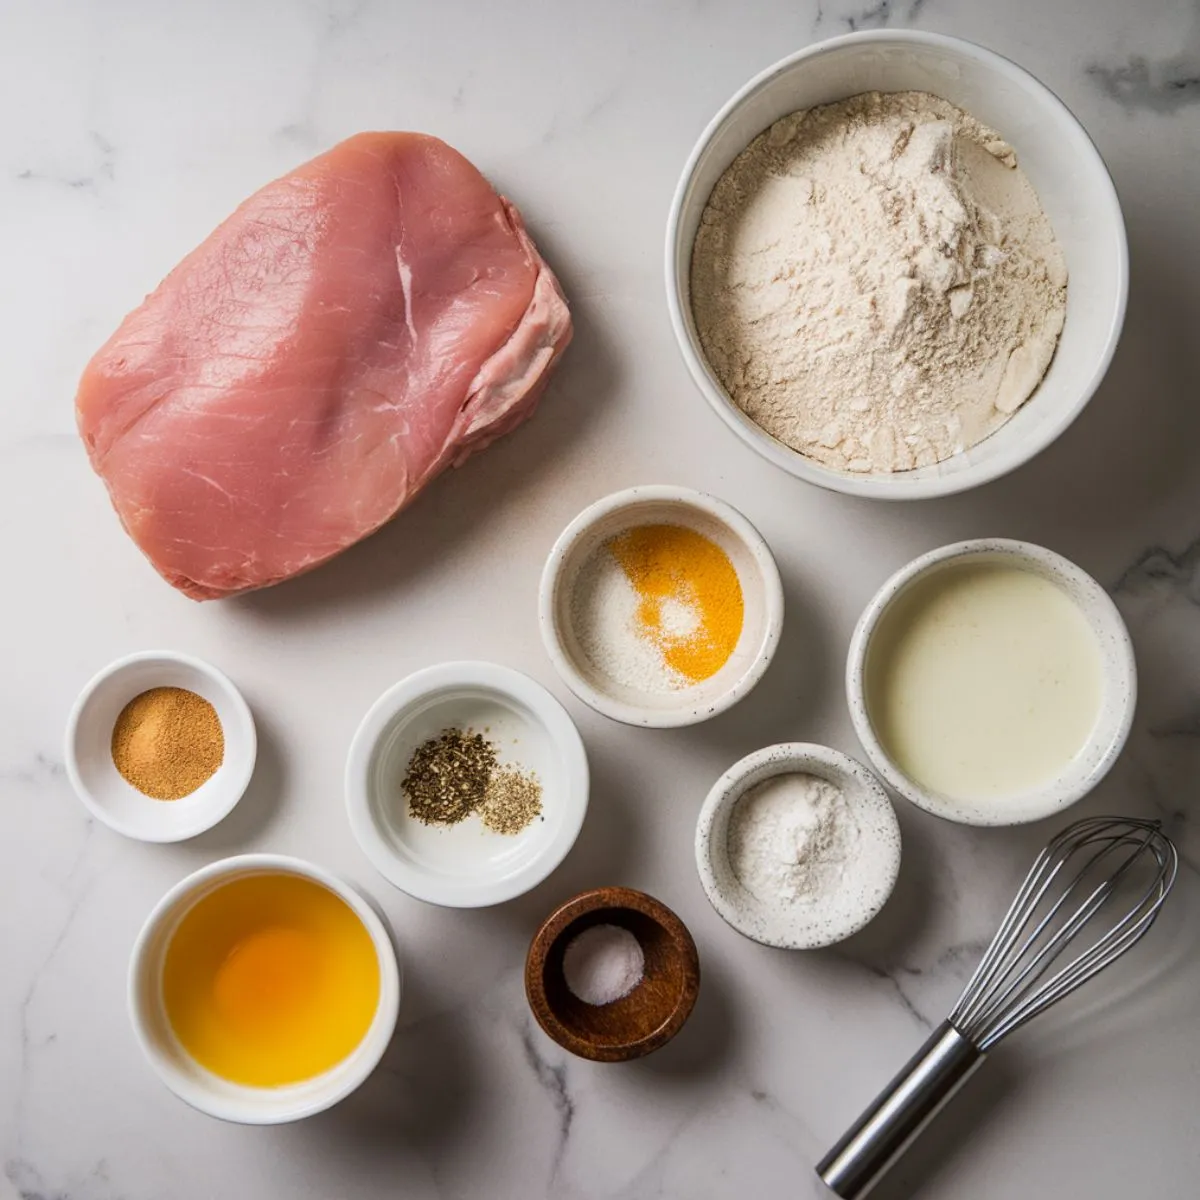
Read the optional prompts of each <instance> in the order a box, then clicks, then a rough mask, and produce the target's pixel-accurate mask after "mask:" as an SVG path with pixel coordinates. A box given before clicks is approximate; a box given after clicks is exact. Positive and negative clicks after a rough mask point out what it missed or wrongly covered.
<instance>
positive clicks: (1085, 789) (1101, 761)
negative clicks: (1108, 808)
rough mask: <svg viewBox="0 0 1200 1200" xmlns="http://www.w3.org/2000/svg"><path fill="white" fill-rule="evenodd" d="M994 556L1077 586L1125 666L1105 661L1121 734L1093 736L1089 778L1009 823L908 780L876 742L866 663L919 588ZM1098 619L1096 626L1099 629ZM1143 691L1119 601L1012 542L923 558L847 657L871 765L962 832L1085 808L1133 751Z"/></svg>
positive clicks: (885, 598)
mask: <svg viewBox="0 0 1200 1200" xmlns="http://www.w3.org/2000/svg"><path fill="white" fill-rule="evenodd" d="M989 554H990V555H1000V556H1007V557H1010V558H1012V559H1015V560H1020V561H1023V562H1026V563H1031V564H1035V565H1037V566H1041V567H1043V568H1048V569H1050V570H1051V571H1053V572H1057V573H1058V574H1060V575H1062V576H1063V577H1064V578H1066V579H1068V580H1070V581H1071V583H1072V584H1073V585H1074V586H1075V587H1077V588H1079V589H1080V591H1082V592H1084V593H1085V594H1087V595H1088V597H1089V600H1090V611H1089V612H1084V616H1085V617H1087V619H1088V623H1089V625H1092V627H1093V629H1094V628H1095V626H1096V624H1097V622H1098V623H1099V624H1100V625H1102V626H1103V629H1104V632H1105V633H1106V634H1107V635H1108V636H1109V637H1111V638H1112V640H1113V643H1114V645H1115V647H1116V651H1117V658H1118V659H1119V671H1114V670H1112V669H1110V666H1109V659H1108V657H1107V656H1104V664H1105V666H1104V677H1105V686H1106V689H1111V690H1112V694H1113V695H1115V696H1116V697H1118V702H1119V705H1120V712H1119V717H1118V720H1117V724H1116V727H1115V729H1114V730H1113V731H1112V734H1111V736H1110V737H1109V738H1108V739H1107V742H1106V744H1105V745H1103V746H1099V742H1100V737H1099V731H1098V729H1097V730H1093V731H1092V734H1091V735H1090V736H1089V739H1088V742H1087V743H1086V745H1085V747H1084V749H1082V750H1080V752H1079V753H1080V754H1082V753H1084V751H1085V750H1087V749H1088V748H1092V749H1095V748H1096V747H1099V754H1097V755H1096V757H1095V761H1094V762H1093V763H1092V765H1091V767H1090V768H1089V769H1088V771H1087V772H1086V773H1084V774H1083V775H1081V776H1080V777H1079V779H1078V780H1077V781H1076V782H1075V784H1073V785H1072V786H1070V787H1065V788H1064V786H1063V784H1062V781H1061V779H1060V778H1056V779H1052V780H1050V781H1049V782H1048V783H1046V784H1044V785H1042V786H1041V787H1036V788H1031V789H1029V791H1027V792H1025V793H1022V796H1021V798H1022V799H1023V800H1024V801H1025V802H1026V804H1027V805H1028V812H1027V815H1025V816H1022V817H1020V818H1018V819H1016V820H1013V819H1011V818H1006V816H1005V813H1004V810H1003V804H1002V803H1001V804H999V805H998V806H997V809H998V811H995V812H988V811H981V810H979V809H975V808H973V807H971V803H970V802H968V801H960V800H952V799H950V798H948V797H945V796H940V795H938V794H937V793H935V792H931V791H929V790H927V789H926V788H923V787H920V786H919V785H918V784H917V783H915V782H914V781H913V780H912V779H910V778H909V777H908V776H907V775H905V774H904V772H903V771H901V770H900V768H899V767H898V766H897V765H896V764H895V763H894V762H893V760H892V758H891V756H890V755H889V754H888V752H887V751H886V750H885V749H884V747H883V744H882V742H880V740H879V738H878V737H876V735H875V729H874V726H873V725H872V723H871V718H870V714H869V710H868V707H867V698H866V661H867V653H868V651H869V648H870V642H871V638H872V636H873V635H874V633H875V630H876V629H877V628H878V626H879V622H880V620H881V618H882V617H883V614H884V613H885V612H886V611H887V609H888V608H889V607H890V605H891V603H892V601H893V600H895V599H896V597H897V596H898V595H899V594H900V592H901V591H902V590H903V589H905V588H906V587H907V586H908V585H909V584H910V583H912V582H913V581H914V580H916V579H917V578H919V577H920V576H922V575H926V574H928V573H929V572H930V571H932V570H934V569H935V568H937V567H940V566H942V565H943V564H945V563H947V562H949V561H951V560H952V559H956V558H971V557H974V556H975V555H989ZM1093 617H1095V618H1096V620H1095V621H1094V620H1093ZM1137 690H1138V689H1137V661H1136V659H1135V657H1134V651H1133V641H1132V639H1131V638H1130V636H1129V630H1128V628H1127V627H1126V625H1125V621H1124V619H1123V618H1122V616H1121V613H1120V611H1119V610H1118V608H1117V606H1116V604H1114V603H1113V599H1112V597H1111V596H1110V595H1109V594H1108V593H1107V592H1106V591H1105V590H1104V588H1102V587H1101V586H1100V584H1099V583H1097V582H1096V580H1095V579H1094V578H1093V577H1092V576H1091V575H1089V574H1088V573H1087V572H1086V571H1085V570H1084V569H1083V568H1082V567H1080V566H1077V565H1076V564H1075V563H1073V562H1071V560H1070V559H1069V558H1064V557H1063V556H1062V555H1061V554H1058V553H1056V552H1055V551H1053V550H1048V549H1047V548H1046V547H1045V546H1039V545H1037V544H1036V543H1034V542H1022V541H1017V540H1015V539H1012V538H971V539H969V540H967V541H962V542H952V543H951V544H950V545H947V546H939V547H938V548H937V549H935V550H930V551H928V552H927V553H925V554H922V555H919V556H918V557H917V558H914V559H913V560H912V562H910V563H908V564H907V565H905V566H903V567H901V568H900V569H899V570H898V571H896V572H895V573H894V574H892V575H891V576H890V577H889V578H888V579H887V580H886V581H885V582H884V584H883V586H882V587H880V589H879V590H878V591H877V592H876V593H875V595H874V596H873V597H872V598H871V601H870V602H869V603H868V604H867V607H866V608H865V609H864V610H863V613H862V616H860V617H859V619H858V622H857V624H856V625H855V627H854V633H853V634H852V635H851V638H850V649H849V652H848V654H847V656H846V701H847V704H848V706H849V709H850V720H851V721H852V723H853V725H854V732H855V733H856V734H857V735H858V740H859V741H860V742H861V743H862V746H863V749H864V750H865V751H866V752H867V757H868V758H869V759H870V761H871V765H872V766H873V767H874V768H875V769H876V770H877V771H878V772H879V773H880V775H882V776H883V778H884V779H885V780H886V781H887V784H888V786H889V787H891V788H892V790H893V791H895V792H897V793H898V794H899V795H901V796H903V797H904V799H905V800H908V801H909V802H910V803H912V804H915V805H916V806H917V808H920V809H924V811H925V812H927V813H932V814H933V815H934V816H935V817H941V818H942V819H943V820H946V821H951V822H953V823H954V824H956V825H974V826H979V827H984V826H986V827H996V826H1012V825H1029V824H1032V823H1033V822H1034V821H1042V820H1045V819H1046V818H1047V817H1052V816H1056V815H1057V814H1058V813H1061V812H1064V811H1065V810H1066V809H1068V808H1070V807H1071V805H1073V804H1076V803H1078V802H1079V801H1080V800H1082V799H1083V798H1084V797H1085V796H1086V795H1088V793H1089V792H1091V791H1092V790H1093V789H1094V788H1095V787H1096V786H1097V785H1098V784H1099V783H1100V781H1101V780H1102V779H1103V778H1104V777H1105V776H1106V775H1107V774H1108V772H1109V771H1110V770H1111V769H1112V767H1113V764H1114V763H1115V762H1116V761H1117V759H1118V758H1119V757H1120V755H1121V751H1122V750H1123V749H1124V748H1125V743H1126V742H1127V741H1128V740H1129V732H1130V729H1131V728H1132V727H1133V717H1134V712H1135V710H1136V708H1137ZM1076 757H1078V755H1077V756H1076ZM1072 761H1074V760H1072ZM1039 798H1044V804H1040V805H1039V804H1038V803H1036V801H1037V800H1038V799H1039Z"/></svg>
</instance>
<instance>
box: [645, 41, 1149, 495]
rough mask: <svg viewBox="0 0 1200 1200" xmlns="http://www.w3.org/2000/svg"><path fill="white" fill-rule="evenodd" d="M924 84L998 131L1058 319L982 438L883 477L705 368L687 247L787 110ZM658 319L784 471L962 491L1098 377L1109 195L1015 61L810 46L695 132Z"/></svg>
mask: <svg viewBox="0 0 1200 1200" xmlns="http://www.w3.org/2000/svg"><path fill="white" fill-rule="evenodd" d="M908 90H913V91H923V92H932V93H933V94H934V95H937V96H941V97H942V98H943V99H945V100H949V101H950V102H951V103H953V104H957V105H958V106H959V107H961V108H964V109H966V110H967V112H969V113H971V114H972V115H974V116H976V117H978V118H979V119H980V120H981V121H983V122H984V123H985V124H988V125H991V126H992V127H993V128H995V129H997V130H999V132H1000V133H1001V134H1002V135H1003V136H1004V138H1005V139H1006V140H1007V141H1008V142H1009V143H1010V144H1011V145H1012V146H1013V147H1014V148H1015V149H1016V152H1017V159H1018V161H1019V162H1020V164H1021V167H1022V168H1023V169H1024V171H1025V173H1026V174H1027V175H1028V176H1029V179H1030V181H1031V182H1032V184H1033V186H1034V187H1035V188H1036V190H1037V193H1038V195H1039V196H1040V197H1041V200H1042V204H1043V205H1044V207H1045V209H1046V212H1047V214H1048V215H1049V217H1050V221H1051V223H1052V224H1053V226H1054V230H1055V233H1056V234H1057V235H1058V240H1059V242H1060V243H1061V245H1062V249H1063V253H1064V254H1065V256H1066V260H1067V269H1068V271H1069V274H1070V282H1069V284H1068V288H1067V315H1066V324H1065V326H1064V328H1063V332H1062V337H1061V339H1060V341H1059V344H1058V350H1057V353H1056V354H1055V356H1054V361H1053V362H1052V363H1051V365H1050V370H1049V371H1048V372H1047V373H1046V377H1045V378H1044V379H1043V380H1042V383H1041V385H1040V386H1039V387H1038V388H1037V390H1036V391H1035V392H1034V394H1033V395H1032V396H1031V397H1030V398H1029V400H1028V401H1027V402H1026V403H1025V404H1024V406H1023V407H1022V408H1021V409H1020V410H1019V411H1018V412H1017V413H1016V415H1015V416H1013V418H1012V419H1011V420H1010V421H1008V423H1007V424H1005V425H1004V426H1002V427H1001V428H1000V429H999V430H998V431H997V432H996V433H994V434H992V436H991V437H989V438H987V439H986V440H985V441H983V442H981V443H980V444H979V445H978V446H974V447H972V448H971V449H970V450H966V451H964V452H962V453H961V454H957V455H955V456H953V457H952V458H950V459H947V460H946V461H945V462H942V463H938V464H936V465H935V466H932V467H923V468H921V469H919V470H915V471H904V472H898V473H895V474H891V475H866V474H852V473H844V472H841V471H837V470H834V469H832V468H830V467H827V466H824V465H822V464H821V463H818V462H816V461H815V460H814V459H811V458H807V457H805V456H804V455H802V454H799V453H797V452H796V451H795V450H792V449H791V448H790V447H788V446H785V445H784V444H783V443H782V442H780V441H777V440H776V439H775V438H773V437H772V436H771V435H770V434H768V433H767V432H765V431H764V430H763V429H761V428H760V427H759V426H758V425H756V424H755V423H754V422H753V421H752V420H751V419H750V418H749V417H747V416H746V415H745V414H744V413H743V412H742V411H741V409H739V408H738V407H737V406H736V405H735V404H734V403H733V401H732V400H730V398H729V396H728V395H727V393H726V392H725V389H724V388H723V387H722V386H721V383H720V381H719V380H718V379H717V377H716V375H715V374H714V372H713V371H712V369H711V368H710V367H709V365H708V363H707V361H706V360H705V357H704V352H703V350H702V349H701V346H700V339H699V337H698V335H697V333H696V325H695V321H694V320H693V319H692V308H691V296H690V285H689V276H690V272H691V258H692V243H693V242H694V240H695V236H696V230H697V228H698V226H699V224H700V217H701V214H702V213H703V211H704V206H705V204H706V203H707V202H708V197H709V194H710V193H711V191H712V189H713V185H714V184H715V183H716V182H717V180H718V179H719V178H720V177H721V175H722V174H723V173H724V172H725V169H726V168H727V167H728V166H729V164H730V163H731V162H732V161H733V160H734V158H736V157H737V155H738V154H739V153H741V151H742V150H744V149H745V148H746V146H747V144H748V143H749V142H750V141H752V140H753V139H754V138H755V137H756V136H757V135H758V134H760V133H761V132H762V131H763V130H764V129H766V128H767V127H768V126H769V125H771V124H773V123H774V122H775V121H777V120H778V119H779V118H780V117H783V116H786V115H787V114H788V113H791V112H796V111H797V110H799V109H803V108H810V107H812V106H813V105H817V104H828V103H830V102H832V101H836V100H843V99H845V98H847V97H848V96H853V95H857V94H859V93H861V92H867V91H882V92H896V91H908ZM666 272H667V303H668V305H669V307H670V312H671V324H672V326H673V327H674V330H675V336H676V338H677V339H678V342H679V347H680V349H681V351H682V352H683V357H684V361H685V362H686V363H687V367H688V370H689V371H690V372H691V375H692V378H693V379H694V380H695V381H696V384H697V386H698V387H699V389H700V391H701V393H702V394H703V396H704V397H705V399H706V400H707V401H708V402H709V404H710V405H711V406H712V407H713V409H714V410H715V411H716V413H717V415H718V416H720V417H721V419H722V420H723V421H724V422H725V423H726V424H727V425H728V426H729V427H730V429H732V430H733V431H734V433H736V434H737V435H738V436H739V437H740V438H741V439H742V440H743V441H744V442H746V444H747V445H749V446H750V447H751V448H752V449H754V450H756V451H758V453H759V454H761V455H762V456H763V457H764V458H766V459H768V460H770V461H771V462H773V463H774V464H775V465H776V466H779V467H782V468H783V469H784V470H785V471H789V472H791V474H793V475H795V476H797V477H799V478H800V479H805V480H807V481H808V482H810V483H816V484H819V485H820V486H821V487H825V488H829V489H831V490H833V491H838V492H849V493H851V494H853V495H858V496H869V497H872V498H874V499H879V500H916V499H922V498H925V497H929V496H945V495H949V494H950V493H953V492H961V491H966V490H967V489H968V488H973V487H978V486H979V485H980V484H982V483H986V482H988V481H989V480H992V479H996V478H998V477H999V476H1001V475H1004V474H1006V473H1007V472H1009V471H1012V470H1013V469H1014V468H1016V467H1019V466H1020V465H1021V464H1022V463H1024V462H1026V461H1028V460H1029V459H1031V458H1033V457H1034V455H1036V454H1038V453H1039V452H1040V451H1041V450H1044V449H1045V448H1046V447H1047V446H1048V445H1050V443H1051V442H1053V441H1054V439H1055V438H1057V437H1058V435H1059V434H1060V433H1062V432H1063V430H1064V429H1066V428H1067V426H1068V425H1070V424H1071V422H1072V421H1074V420H1075V418H1076V417H1077V416H1079V414H1080V413H1081V412H1082V411H1083V408H1084V406H1085V405H1086V404H1087V402H1088V400H1090V399H1091V397H1092V394H1093V393H1094V392H1095V390H1096V388H1097V387H1098V386H1099V384H1100V381H1101V380H1102V379H1103V378H1104V373H1105V371H1107V370H1108V365H1109V362H1110V361H1111V360H1112V356H1113V352H1114V351H1115V350H1116V346H1117V340H1118V338H1119V337H1120V334H1121V325H1122V323H1123V321H1124V319H1125V302H1126V297H1127V294H1128V290H1129V253H1128V248H1127V245H1126V240H1125V225H1124V221H1123V220H1122V218H1121V207H1120V204H1119V202H1118V200H1117V194H1116V190H1115V189H1114V188H1113V184H1112V180H1111V179H1110V178H1109V175H1108V171H1107V169H1106V168H1105V166H1104V161H1103V159H1101V157H1100V154H1099V152H1098V151H1097V150H1096V147H1095V146H1094V145H1093V144H1092V142H1091V139H1090V138H1089V137H1088V135H1087V133H1086V132H1085V130H1084V129H1083V127H1082V126H1081V125H1080V124H1079V122H1078V121H1077V120H1076V119H1075V118H1074V116H1072V115H1071V113H1070V111H1069V110H1068V109H1067V107H1066V106H1065V105H1064V104H1063V103H1062V101H1061V100H1059V99H1058V97H1057V96H1055V95H1054V93H1053V92H1051V91H1050V90H1049V89H1048V88H1046V87H1045V86H1044V85H1043V84H1041V83H1039V82H1038V81H1037V80H1036V79H1034V77H1033V76H1032V75H1030V74H1029V73H1028V72H1027V71H1025V70H1023V69H1022V68H1021V67H1019V66H1017V65H1016V64H1015V63H1013V62H1010V61H1009V60H1008V59H1006V58H1002V57H1001V56H1000V55H998V54H994V53H992V52H991V51H990V50H985V49H983V48H982V47H981V46H976V45H973V44H972V43H971V42H964V41H960V40H959V39H958V38H951V37H945V36H943V35H941V34H935V33H920V32H917V31H915V30H871V31H867V32H863V33H853V34H849V35H847V36H845V37H838V38H833V39H831V40H830V41H826V42H820V43H818V44H817V45H815V46H810V47H808V49H806V50H801V51H800V52H799V53H798V54H793V55H791V56H790V57H788V58H785V59H783V60H782V61H780V62H778V63H776V64H775V65H774V66H773V67H769V68H767V70H765V71H763V72H762V74H760V75H758V76H756V77H755V78H754V79H752V80H751V81H750V82H749V83H748V84H746V86H745V87H743V88H742V89H741V90H740V91H739V92H738V93H737V94H736V95H735V96H734V97H733V98H732V99H731V100H730V101H729V102H728V103H727V104H726V105H725V107H724V108H722V109H721V111H720V112H719V113H717V115H716V116H715V117H714V118H713V119H712V121H711V122H710V124H709V126H708V128H707V129H705V131H704V132H703V133H702V134H701V135H700V140H699V141H698V142H697V143H696V146H695V149H694V150H693V151H692V154H691V157H690V158H689V159H688V161H687V165H686V166H685V167H684V170H683V176H682V178H681V179H680V181H679V186H678V188H677V190H676V192H675V198H674V201H673V202H672V204H671V212H670V217H669V219H668V222H667V246H666Z"/></svg>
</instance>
